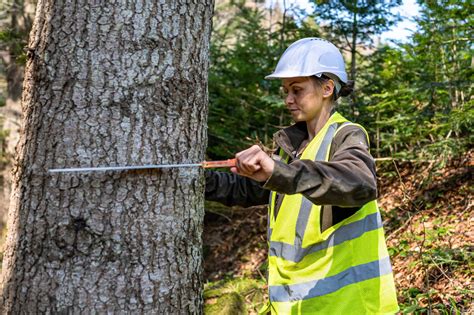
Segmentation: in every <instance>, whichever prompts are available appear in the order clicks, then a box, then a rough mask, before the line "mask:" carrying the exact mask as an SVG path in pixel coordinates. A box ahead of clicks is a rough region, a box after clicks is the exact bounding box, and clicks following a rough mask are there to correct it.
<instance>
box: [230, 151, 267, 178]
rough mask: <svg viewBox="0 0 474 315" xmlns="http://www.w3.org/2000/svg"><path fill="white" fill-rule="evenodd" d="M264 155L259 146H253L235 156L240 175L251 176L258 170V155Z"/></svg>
mask: <svg viewBox="0 0 474 315" xmlns="http://www.w3.org/2000/svg"><path fill="white" fill-rule="evenodd" d="M261 153H263V154H265V153H264V152H263V151H262V149H260V147H259V146H257V145H254V146H252V147H250V148H248V149H247V150H244V151H241V152H239V153H237V154H236V155H235V159H236V165H237V169H238V170H239V172H240V173H242V175H251V174H253V173H255V172H257V171H258V170H260V168H261V167H260V164H259V159H260V157H259V155H260V154H261Z"/></svg>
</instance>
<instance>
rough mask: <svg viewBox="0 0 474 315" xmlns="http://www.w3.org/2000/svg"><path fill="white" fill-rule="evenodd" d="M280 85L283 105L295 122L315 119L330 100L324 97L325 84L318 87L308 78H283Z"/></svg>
mask: <svg viewBox="0 0 474 315" xmlns="http://www.w3.org/2000/svg"><path fill="white" fill-rule="evenodd" d="M282 83H283V84H282V89H283V92H284V94H285V104H286V107H288V109H289V110H290V113H291V116H292V117H293V120H294V121H295V122H298V121H306V122H310V121H312V120H314V119H317V118H318V117H319V114H320V112H321V109H322V108H323V106H325V104H326V103H327V102H328V100H329V99H330V98H328V97H326V95H325V94H327V93H326V91H325V90H326V89H327V86H326V85H327V84H326V83H323V84H322V86H319V85H318V84H317V83H316V82H315V81H313V79H311V78H310V77H295V78H284V79H283V80H282ZM331 92H332V90H331Z"/></svg>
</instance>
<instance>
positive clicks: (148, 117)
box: [0, 0, 213, 314]
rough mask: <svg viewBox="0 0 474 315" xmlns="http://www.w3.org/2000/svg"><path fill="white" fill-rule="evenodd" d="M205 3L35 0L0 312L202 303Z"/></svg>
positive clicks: (193, 307) (184, 308)
mask: <svg viewBox="0 0 474 315" xmlns="http://www.w3.org/2000/svg"><path fill="white" fill-rule="evenodd" d="M212 8H213V4H212V0H206V1H196V2H195V1H193V2H190V1H185V0H166V1H151V0H144V1H79V0H76V1H53V0H44V1H39V2H38V7H37V14H36V18H35V22H34V26H33V29H32V32H31V35H30V42H29V48H28V50H29V53H28V56H29V60H28V63H27V69H26V75H25V82H24V92H23V99H22V104H23V110H24V120H23V122H22V134H21V139H20V143H19V146H18V148H19V156H18V160H17V165H16V170H15V173H14V185H13V195H12V201H11V206H10V213H9V218H8V228H9V232H8V237H7V248H6V252H5V256H4V262H3V277H2V296H1V300H0V313H36V312H40V313H43V312H47V313H58V312H67V313H71V312H72V313H79V312H81V313H86V314H87V313H105V312H113V313H125V312H131V313H149V312H153V313H159V314H170V313H172V314H183V313H199V312H201V306H202V298H201V278H200V273H201V230H202V219H203V214H204V211H203V181H202V171H201V170H199V169H172V170H162V171H158V170H154V171H153V170H149V171H134V172H115V173H111V172H98V173H82V174H77V173H76V174H59V175H51V174H48V173H47V170H48V169H49V168H53V167H54V168H56V167H76V166H102V165H131V164H132V165H138V164H140V165H142V164H156V163H187V162H196V161H201V160H202V159H203V158H204V150H205V145H206V141H207V139H206V128H205V126H206V120H207V69H208V50H209V36H210V28H211V15H212Z"/></svg>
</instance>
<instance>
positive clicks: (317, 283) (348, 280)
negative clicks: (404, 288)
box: [268, 257, 392, 302]
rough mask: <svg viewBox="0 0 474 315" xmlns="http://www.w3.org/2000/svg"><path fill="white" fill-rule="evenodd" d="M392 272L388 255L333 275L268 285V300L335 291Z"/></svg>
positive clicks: (312, 295) (308, 296) (306, 296)
mask: <svg viewBox="0 0 474 315" xmlns="http://www.w3.org/2000/svg"><path fill="white" fill-rule="evenodd" d="M391 272H392V266H391V265H390V259H389V257H385V258H382V259H380V260H376V261H373V262H370V263H367V264H362V265H358V266H354V267H350V268H348V269H346V270H344V271H342V272H340V273H338V274H336V275H334V276H331V277H327V278H324V279H319V280H314V281H309V282H305V283H299V284H292V285H278V286H270V287H269V288H268V290H269V295H270V301H272V302H291V301H300V300H305V299H310V298H314V297H317V296H322V295H326V294H329V293H332V292H335V291H337V290H339V289H341V288H343V287H345V286H348V285H350V284H354V283H357V282H361V281H364V280H369V279H373V278H378V277H380V276H383V275H386V274H389V273H391Z"/></svg>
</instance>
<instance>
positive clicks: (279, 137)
mask: <svg viewBox="0 0 474 315" xmlns="http://www.w3.org/2000/svg"><path fill="white" fill-rule="evenodd" d="M307 137H308V134H307V130H306V124H305V123H304V122H301V123H296V124H294V125H293V126H291V127H288V128H286V129H283V130H280V131H279V132H277V133H276V134H275V142H276V145H277V146H278V147H279V148H282V149H283V150H284V151H285V152H286V153H287V154H288V155H289V157H290V160H289V163H288V164H286V163H284V162H281V161H277V160H276V161H275V168H274V170H273V173H272V175H271V176H270V178H269V179H268V180H267V181H266V182H265V183H258V182H255V181H253V180H251V179H248V178H244V177H241V176H238V175H235V174H230V173H224V172H215V171H207V172H206V199H207V200H213V201H218V202H221V203H223V204H226V205H229V206H232V205H240V206H244V207H248V206H253V205H261V204H265V203H268V198H269V194H270V190H273V191H276V192H277V193H279V194H295V193H300V194H303V195H304V196H305V197H306V198H308V199H309V200H310V201H311V202H313V203H314V204H317V205H323V209H322V212H321V213H322V214H321V222H322V230H323V231H324V230H325V229H327V228H328V227H330V226H331V225H334V224H336V223H337V222H340V221H341V220H343V219H345V218H347V217H349V216H351V215H352V214H354V213H355V212H356V211H357V210H358V209H359V208H360V207H361V206H362V205H364V204H365V203H367V202H368V201H371V200H374V199H376V197H377V182H376V175H375V162H374V159H373V158H372V156H371V155H370V153H369V150H368V149H369V148H368V143H367V139H366V136H365V132H364V131H363V130H362V129H361V128H359V127H357V126H354V125H348V126H345V127H344V128H342V129H341V130H340V131H339V132H338V133H337V134H336V136H335V137H334V139H333V141H332V143H331V150H330V153H329V161H328V162H321V161H317V162H315V161H310V160H300V159H298V157H297V156H295V152H296V151H297V150H298V148H299V147H300V144H301V143H302V141H303V140H304V139H306V138H307ZM278 200H280V201H281V196H279V198H277V207H276V213H277V212H278V209H279V202H278ZM275 215H276V214H275Z"/></svg>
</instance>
